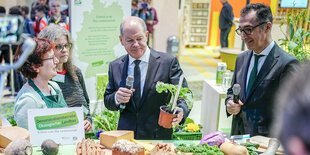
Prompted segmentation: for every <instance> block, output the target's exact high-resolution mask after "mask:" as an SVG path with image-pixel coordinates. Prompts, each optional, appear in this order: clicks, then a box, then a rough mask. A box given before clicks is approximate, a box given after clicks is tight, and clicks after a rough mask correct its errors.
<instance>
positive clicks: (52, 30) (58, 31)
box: [38, 24, 77, 80]
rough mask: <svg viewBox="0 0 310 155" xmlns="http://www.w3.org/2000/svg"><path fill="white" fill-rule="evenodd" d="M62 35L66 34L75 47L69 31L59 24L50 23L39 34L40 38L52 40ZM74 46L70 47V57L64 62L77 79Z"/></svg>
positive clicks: (66, 68)
mask: <svg viewBox="0 0 310 155" xmlns="http://www.w3.org/2000/svg"><path fill="white" fill-rule="evenodd" d="M61 36H66V38H67V39H68V42H69V43H72V47H73V40H72V38H71V35H70V33H69V31H68V30H67V29H65V28H63V27H61V26H59V25H56V24H50V25H48V26H47V27H46V28H44V29H43V30H42V31H41V32H40V33H39V34H38V38H46V39H48V40H50V41H52V42H55V41H56V40H57V39H58V38H60V37H61ZM71 53H72V48H71V49H69V58H68V61H67V62H66V63H64V68H65V70H67V71H68V72H69V74H70V75H71V76H72V77H73V79H75V80H77V76H76V74H75V66H73V64H72V54H71Z"/></svg>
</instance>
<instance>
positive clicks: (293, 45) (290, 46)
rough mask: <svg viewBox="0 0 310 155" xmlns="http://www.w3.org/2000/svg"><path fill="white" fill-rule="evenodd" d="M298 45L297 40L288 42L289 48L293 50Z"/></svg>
mask: <svg viewBox="0 0 310 155" xmlns="http://www.w3.org/2000/svg"><path fill="white" fill-rule="evenodd" d="M297 46H298V45H297V44H296V43H295V42H293V41H290V42H289V44H288V49H290V50H293V49H295V48H296V47H297Z"/></svg>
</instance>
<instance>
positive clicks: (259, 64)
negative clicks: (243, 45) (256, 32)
mask: <svg viewBox="0 0 310 155" xmlns="http://www.w3.org/2000/svg"><path fill="white" fill-rule="evenodd" d="M274 44H275V43H274V41H272V42H271V43H270V44H269V45H268V46H267V47H266V48H265V49H264V50H263V51H262V52H261V53H259V54H256V53H255V52H254V51H252V53H253V54H252V57H251V60H250V65H249V69H248V73H247V80H246V90H247V89H248V82H249V79H250V75H251V72H252V69H253V67H254V59H255V56H254V54H255V55H262V56H261V57H260V58H259V59H258V63H257V75H258V74H259V71H260V69H261V68H262V66H263V64H264V62H265V60H266V58H267V56H268V54H269V53H270V51H271V49H272V48H273V46H274Z"/></svg>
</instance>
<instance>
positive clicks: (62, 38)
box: [38, 24, 92, 132]
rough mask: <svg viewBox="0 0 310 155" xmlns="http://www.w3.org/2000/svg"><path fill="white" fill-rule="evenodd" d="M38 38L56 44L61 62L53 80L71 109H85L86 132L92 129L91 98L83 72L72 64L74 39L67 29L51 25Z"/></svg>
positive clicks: (56, 50) (57, 65)
mask: <svg viewBox="0 0 310 155" xmlns="http://www.w3.org/2000/svg"><path fill="white" fill-rule="evenodd" d="M38 37H40V38H46V39H49V40H50V41H52V42H54V43H55V44H56V45H55V50H54V52H55V56H56V58H57V59H58V60H59V61H58V63H57V64H56V70H57V75H56V76H55V77H54V78H53V79H52V80H53V81H55V82H56V83H57V84H58V85H59V86H60V88H61V90H62V93H63V95H64V97H65V100H66V103H67V105H68V106H69V107H83V110H84V113H85V114H86V120H85V121H84V129H85V131H86V132H88V131H90V130H91V129H92V126H91V123H92V117H91V114H90V111H89V98H88V94H87V91H86V87H85V83H84V78H83V75H82V72H81V70H80V69H79V68H78V67H76V66H75V65H73V64H72V49H73V45H72V42H73V41H72V39H71V36H70V33H69V31H68V30H66V29H65V28H63V27H61V26H59V25H55V24H50V25H49V26H47V27H46V28H45V29H43V30H42V31H41V32H40V33H39V35H38Z"/></svg>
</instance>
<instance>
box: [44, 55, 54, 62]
mask: <svg viewBox="0 0 310 155" xmlns="http://www.w3.org/2000/svg"><path fill="white" fill-rule="evenodd" d="M52 59H53V62H54V63H55V62H56V57H55V55H53V57H51V58H46V59H42V61H45V60H52Z"/></svg>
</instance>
